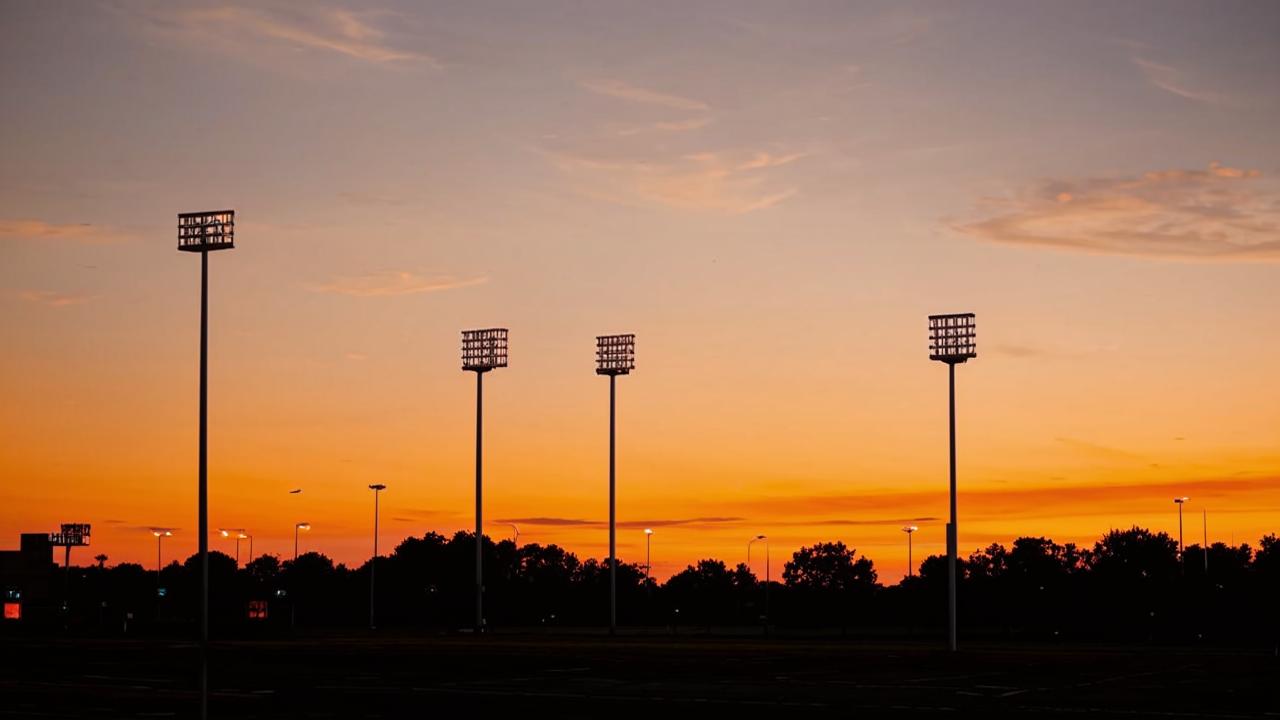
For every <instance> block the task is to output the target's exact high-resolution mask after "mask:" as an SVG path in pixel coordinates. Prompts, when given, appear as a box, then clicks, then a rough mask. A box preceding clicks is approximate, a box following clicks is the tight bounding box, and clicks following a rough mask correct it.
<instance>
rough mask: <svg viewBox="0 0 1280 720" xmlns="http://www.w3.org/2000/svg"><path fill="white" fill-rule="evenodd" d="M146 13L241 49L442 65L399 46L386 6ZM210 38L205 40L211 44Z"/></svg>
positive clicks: (261, 7) (224, 8)
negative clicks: (382, 22) (390, 34)
mask: <svg viewBox="0 0 1280 720" xmlns="http://www.w3.org/2000/svg"><path fill="white" fill-rule="evenodd" d="M158 7H159V8H160V9H159V10H158V11H156V12H155V13H153V14H149V15H148V17H147V19H148V20H150V21H152V22H153V23H155V24H157V25H159V26H161V27H162V28H163V29H165V30H166V31H167V32H169V33H170V34H172V33H173V31H178V32H181V33H185V34H187V35H191V36H199V37H201V38H203V39H205V40H211V41H215V42H216V43H219V44H221V45H222V46H223V47H225V48H227V49H233V50H236V51H243V50H244V49H246V48H248V47H252V46H254V45H257V46H259V47H266V48H279V49H284V50H291V51H297V52H312V53H317V54H330V55H337V56H341V57H346V58H349V59H351V60H356V61H359V62H365V63H370V64H376V65H396V64H400V65H404V64H419V65H425V66H429V67H432V68H437V69H438V68H439V67H440V63H439V61H437V60H436V59H435V58H434V57H432V56H430V55H427V54H425V53H422V52H418V51H415V50H410V49H407V48H404V47H398V46H396V45H394V44H392V43H391V42H389V41H388V39H387V32H386V31H385V30H384V29H382V28H381V27H379V26H378V25H376V24H375V20H379V19H382V18H385V17H387V16H389V15H390V13H387V12H385V11H367V12H366V11H359V12H357V11H352V10H347V9H343V8H336V7H323V6H317V5H301V6H294V7H290V6H285V5H274V4H270V3H267V4H263V3H253V4H230V5H222V6H217V7H180V8H173V7H172V6H168V5H161V6H158ZM207 44H208V43H206V45H207Z"/></svg>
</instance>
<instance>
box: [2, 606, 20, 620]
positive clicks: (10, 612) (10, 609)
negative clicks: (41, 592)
mask: <svg viewBox="0 0 1280 720" xmlns="http://www.w3.org/2000/svg"><path fill="white" fill-rule="evenodd" d="M4 619H5V620H21V619H22V604H21V603H16V602H7V603H5V604H4Z"/></svg>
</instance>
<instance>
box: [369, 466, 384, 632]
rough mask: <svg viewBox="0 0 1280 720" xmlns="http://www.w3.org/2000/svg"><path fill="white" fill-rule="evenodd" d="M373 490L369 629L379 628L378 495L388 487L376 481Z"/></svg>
mask: <svg viewBox="0 0 1280 720" xmlns="http://www.w3.org/2000/svg"><path fill="white" fill-rule="evenodd" d="M369 489H370V490H372V491H373V560H370V561H369V629H370V630H374V629H377V625H376V624H375V623H374V613H373V608H374V601H373V599H374V594H373V575H374V572H375V571H376V570H377V568H378V495H380V494H381V493H382V491H383V490H386V489H387V486H386V485H383V484H382V483H376V484H373V485H370V486H369Z"/></svg>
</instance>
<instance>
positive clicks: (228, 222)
mask: <svg viewBox="0 0 1280 720" xmlns="http://www.w3.org/2000/svg"><path fill="white" fill-rule="evenodd" d="M235 239H236V212H235V211H234V210H213V211H208V212H193V213H181V214H180V215H178V250H180V251H182V252H192V253H200V451H199V453H200V459H199V470H198V475H199V492H198V495H199V499H198V501H197V504H198V514H199V521H198V524H199V529H198V530H197V531H196V532H197V537H198V538H199V544H200V549H199V554H200V717H201V718H202V719H203V718H207V717H209V476H208V462H207V461H208V458H209V452H208V451H209V444H208V429H209V423H208V409H209V403H208V389H209V380H208V378H209V372H208V371H209V253H210V252H212V251H214V250H230V249H232V248H234V247H235Z"/></svg>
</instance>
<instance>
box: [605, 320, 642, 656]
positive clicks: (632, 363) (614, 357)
mask: <svg viewBox="0 0 1280 720" xmlns="http://www.w3.org/2000/svg"><path fill="white" fill-rule="evenodd" d="M635 367H636V336H635V335H599V336H597V337H596V374H597V375H608V376H609V634H610V635H612V634H614V633H616V632H618V552H617V551H618V546H617V514H616V512H615V510H616V503H615V500H616V492H615V488H616V473H615V460H616V457H617V455H616V446H617V444H616V442H615V439H614V436H615V432H614V430H615V426H616V424H615V422H614V410H615V408H616V406H617V379H618V376H619V375H630V374H631V371H632V370H634V369H635Z"/></svg>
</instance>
